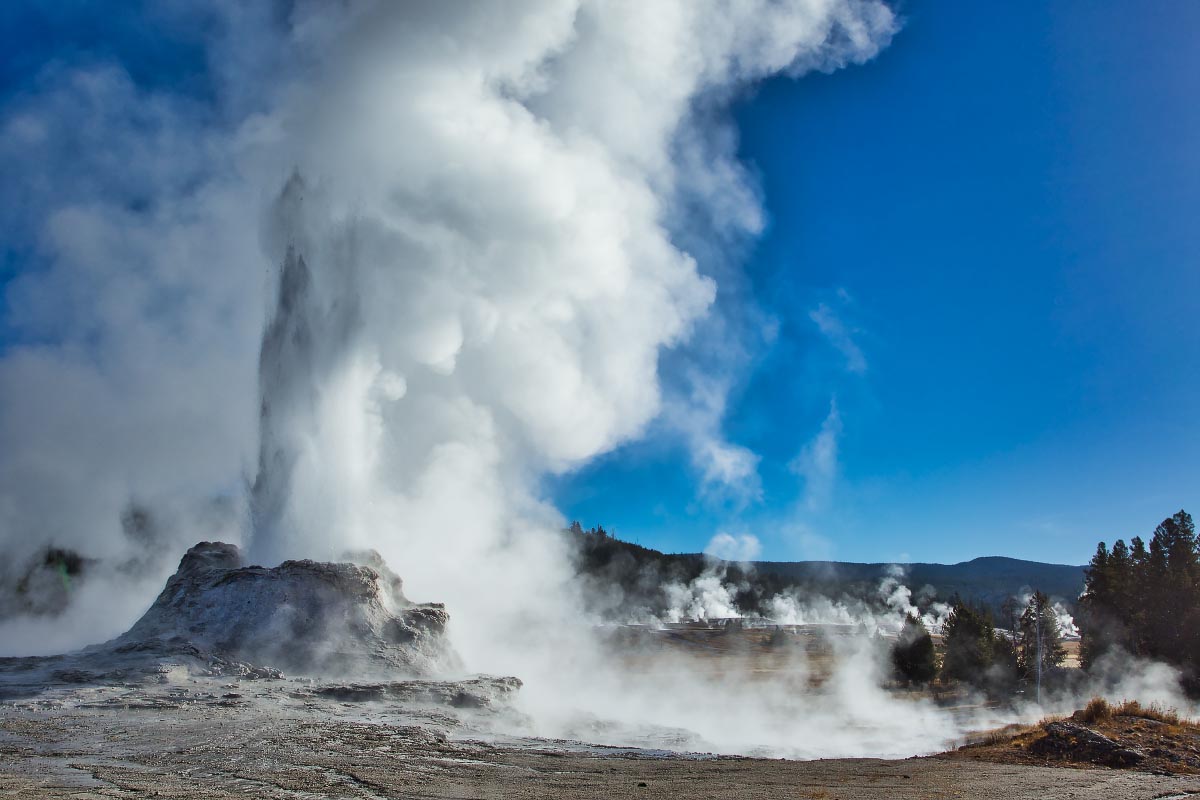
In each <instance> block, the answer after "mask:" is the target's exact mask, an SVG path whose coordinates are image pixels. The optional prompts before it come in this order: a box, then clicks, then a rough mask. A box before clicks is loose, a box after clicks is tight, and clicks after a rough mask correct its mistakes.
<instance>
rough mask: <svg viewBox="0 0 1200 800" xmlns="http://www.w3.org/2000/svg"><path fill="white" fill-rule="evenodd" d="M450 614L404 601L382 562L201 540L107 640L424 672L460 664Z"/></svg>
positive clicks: (373, 671)
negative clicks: (265, 553)
mask: <svg viewBox="0 0 1200 800" xmlns="http://www.w3.org/2000/svg"><path fill="white" fill-rule="evenodd" d="M380 565H381V566H382V564H381V562H380ZM383 569H385V570H386V567H383ZM448 620H449V615H448V614H447V613H446V611H445V609H444V608H443V607H442V606H441V605H440V604H424V605H417V604H413V603H410V602H409V601H408V600H407V599H406V598H405V597H404V595H403V593H402V592H401V590H400V581H399V579H398V578H397V577H396V576H395V575H394V574H392V573H390V571H389V572H387V574H386V580H385V579H383V578H381V576H380V572H379V570H377V569H375V568H372V567H369V566H362V565H359V564H350V563H338V564H332V563H319V562H315V561H285V562H283V563H282V564H280V565H279V566H278V567H272V568H266V567H257V566H244V565H243V563H242V557H241V553H240V551H239V550H238V548H237V547H235V546H233V545H230V544H223V543H220V542H201V543H200V544H197V545H196V546H194V547H192V548H191V549H190V550H188V552H187V554H186V555H184V557H183V560H182V561H180V564H179V570H178V571H177V572H176V573H175V574H174V575H173V576H171V578H170V579H169V580H168V581H167V584H166V587H165V588H164V589H163V590H162V592H161V593H160V594H159V596H158V599H156V600H155V601H154V605H152V606H151V607H150V610H149V611H147V612H146V613H145V615H144V616H143V617H142V618H141V619H140V620H138V622H137V623H136V624H134V626H133V627H132V628H130V630H129V631H128V632H127V633H125V634H123V635H122V636H120V637H119V638H117V639H116V640H114V641H113V642H111V643H109V645H108V646H111V647H114V648H115V649H116V650H118V651H128V650H132V649H137V650H158V649H163V650H167V651H171V650H182V651H184V652H189V653H193V654H196V655H201V656H210V657H215V658H218V659H222V660H225V661H243V662H251V663H254V664H258V665H264V666H270V667H274V668H278V669H282V670H285V671H290V672H299V673H303V674H308V675H338V676H356V675H370V676H386V677H396V676H397V675H405V676H417V677H426V676H430V675H434V674H438V673H442V672H445V671H447V670H454V669H457V668H458V666H459V661H458V657H457V655H456V654H455V653H454V651H453V649H452V648H451V647H450V645H449V643H448V642H447V640H446V637H445V628H446V624H447V622H448Z"/></svg>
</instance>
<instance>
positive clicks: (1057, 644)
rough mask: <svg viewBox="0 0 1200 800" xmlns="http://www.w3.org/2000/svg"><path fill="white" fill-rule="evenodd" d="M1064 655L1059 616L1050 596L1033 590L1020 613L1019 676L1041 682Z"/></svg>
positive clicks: (1065, 655)
mask: <svg viewBox="0 0 1200 800" xmlns="http://www.w3.org/2000/svg"><path fill="white" fill-rule="evenodd" d="M1066 657H1067V650H1066V648H1065V647H1063V643H1062V632H1061V631H1059V629H1058V615H1057V614H1055V613H1054V609H1053V607H1051V605H1050V598H1048V597H1047V596H1046V595H1044V594H1042V593H1041V592H1034V593H1033V596H1032V597H1030V598H1029V604H1028V605H1027V606H1026V607H1025V613H1023V614H1022V615H1021V640H1020V651H1019V653H1018V664H1019V666H1020V670H1021V675H1022V677H1023V678H1024V679H1025V680H1027V681H1030V682H1034V681H1040V680H1042V679H1043V678H1044V677H1045V676H1046V675H1048V674H1049V673H1050V672H1051V671H1052V670H1053V669H1054V668H1055V667H1058V666H1060V665H1061V664H1062V662H1063V661H1064V660H1066Z"/></svg>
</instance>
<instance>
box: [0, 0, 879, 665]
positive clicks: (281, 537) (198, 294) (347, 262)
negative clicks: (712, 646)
mask: <svg viewBox="0 0 1200 800" xmlns="http://www.w3.org/2000/svg"><path fill="white" fill-rule="evenodd" d="M158 13H159V14H160V15H161V20H162V21H163V24H164V25H167V26H169V27H172V29H174V28H175V27H177V28H179V29H183V28H186V27H189V26H190V27H191V28H192V29H194V30H197V31H200V32H201V33H200V34H199V36H198V38H199V45H200V46H201V47H202V48H203V49H204V53H205V57H206V62H207V64H208V73H207V75H206V81H207V82H206V85H205V87H204V88H205V91H195V90H194V87H189V89H190V90H189V91H187V92H184V91H179V90H178V89H174V88H171V87H162V86H156V85H153V84H152V83H150V82H148V81H145V80H142V81H140V82H139V81H137V80H135V79H134V78H133V77H131V74H130V73H129V72H128V71H127V70H126V68H125V66H124V65H123V64H122V63H120V61H119V60H118V61H116V62H115V63H114V62H112V61H106V62H102V63H95V62H87V63H81V64H67V65H63V64H61V63H57V64H55V65H54V66H52V67H47V68H46V69H45V71H44V73H43V74H42V75H41V76H40V77H39V79H38V82H37V83H36V85H35V89H36V91H34V92H31V93H29V94H28V95H26V96H22V97H19V98H17V99H15V100H14V101H12V102H11V103H10V108H9V109H8V113H7V114H6V116H5V119H6V122H5V125H4V129H3V139H2V143H0V157H2V158H3V160H4V163H5V165H6V174H8V175H10V176H20V177H22V178H24V180H19V179H18V180H9V181H6V182H5V189H4V190H3V191H4V192H5V195H4V197H3V201H4V204H5V207H6V209H11V210H13V211H14V213H13V214H10V215H7V216H8V218H9V220H10V222H9V223H8V225H7V226H6V228H7V229H6V234H8V235H9V241H11V242H14V243H15V251H14V252H15V253H16V254H17V255H20V256H21V257H22V258H23V260H24V261H25V263H26V266H27V268H25V269H22V271H21V273H20V275H19V276H18V277H17V278H15V279H14V280H13V281H12V282H11V284H10V285H9V287H8V293H7V299H8V313H7V316H6V321H7V322H8V325H9V327H10V329H11V330H12V331H13V332H14V335H13V336H12V338H11V341H12V344H11V345H10V346H9V347H8V349H7V350H6V351H5V352H4V356H3V359H2V360H0V403H2V404H3V405H2V408H0V411H2V412H3V413H0V420H3V422H2V423H0V425H2V426H3V427H2V429H0V447H2V449H3V451H4V452H5V454H6V457H5V459H4V461H3V463H2V465H0V470H2V471H3V472H2V474H0V533H2V535H3V537H4V545H5V546H6V548H8V551H9V552H11V553H13V554H15V555H16V556H17V558H16V559H14V563H16V562H19V561H21V560H22V559H23V558H26V557H28V558H35V557H36V550H37V548H39V547H44V546H45V545H46V544H47V543H52V544H54V545H57V546H63V547H68V548H70V549H72V550H73V551H78V552H80V553H82V554H83V556H85V557H89V558H90V557H97V558H101V559H104V560H105V561H104V563H106V564H109V565H111V564H118V563H122V562H124V561H128V560H130V559H134V558H137V557H139V556H140V554H142V553H143V551H144V544H143V543H142V542H139V541H137V540H135V539H131V538H130V537H129V536H128V535H127V532H126V531H125V530H124V529H123V528H122V527H121V524H120V519H121V518H122V515H123V513H125V512H127V511H128V509H129V508H131V504H133V505H134V506H137V505H138V504H145V505H146V506H147V507H149V508H151V509H153V510H155V513H156V514H157V515H158V517H159V518H161V519H163V520H167V519H169V520H170V522H171V524H163V525H160V526H159V528H160V529H161V530H160V531H159V534H158V535H159V537H160V538H161V539H163V540H165V544H164V546H163V549H164V550H165V551H167V552H170V553H176V552H178V550H179V548H181V547H182V546H183V545H184V544H186V543H188V542H189V541H193V540H195V539H198V538H215V537H217V536H220V537H222V538H242V539H246V540H248V541H249V543H250V545H251V547H252V551H253V552H254V554H255V555H256V556H257V557H258V558H260V559H262V560H266V561H277V560H279V559H281V558H285V557H296V556H316V557H329V556H336V555H339V554H340V553H341V552H343V551H344V550H346V549H348V548H357V547H364V546H373V547H376V548H378V549H379V550H380V551H381V552H382V553H383V554H384V556H385V557H386V558H387V559H388V560H389V561H391V562H392V563H393V564H394V565H395V566H396V568H397V569H398V570H399V571H401V572H403V573H404V574H405V575H406V578H407V579H408V581H409V586H410V589H411V591H412V592H413V593H414V594H417V595H418V596H419V595H427V596H431V597H437V598H439V599H441V598H444V599H446V600H448V601H449V602H450V603H451V604H452V606H457V607H458V613H457V615H456V616H457V618H458V619H465V618H470V617H471V616H472V614H473V612H475V611H477V610H490V609H496V608H498V607H499V608H504V609H508V610H512V609H513V608H520V607H522V605H523V604H525V603H527V604H528V605H529V606H530V608H544V607H546V606H554V605H556V603H553V602H552V603H545V602H544V599H545V598H546V597H555V598H561V597H562V596H563V593H562V592H561V591H560V587H559V586H558V584H559V583H560V582H561V581H562V580H563V579H564V577H565V576H564V574H563V572H562V566H561V565H562V564H563V563H564V562H563V560H562V559H561V558H559V556H558V554H557V553H556V552H555V551H556V547H557V545H556V544H555V542H554V541H552V538H551V537H549V536H547V535H546V534H545V532H547V531H550V530H553V529H554V528H556V527H557V526H558V525H559V519H558V515H557V512H556V511H555V510H554V509H552V508H550V507H548V506H546V505H545V503H544V502H543V501H542V500H541V499H540V498H539V497H538V480H539V477H540V476H541V475H543V474H545V473H547V472H559V471H563V470H569V469H572V468H573V467H575V466H577V465H579V464H581V463H583V462H585V461H587V460H588V459H589V458H591V457H593V456H595V455H596V454H598V453H602V452H604V451H606V450H609V449H611V448H613V447H615V446H616V445H618V444H620V443H621V442H623V441H625V440H627V439H629V438H631V437H636V436H638V435H640V434H642V433H643V432H644V431H645V430H646V428H647V426H648V424H649V423H650V422H651V421H652V420H654V419H655V417H656V415H657V414H658V413H659V412H660V410H661V409H662V408H663V405H664V402H666V401H668V400H669V402H670V403H671V404H672V409H673V410H674V409H683V410H684V411H683V412H681V413H680V414H679V415H678V416H679V417H680V418H683V417H687V419H688V422H687V423H686V425H683V430H684V436H685V438H686V440H687V441H688V442H689V443H690V444H691V445H692V446H693V447H694V448H695V449H696V451H697V453H698V454H699V455H698V458H708V457H714V458H715V457H716V456H720V459H718V460H719V461H720V462H721V464H720V465H718V466H719V468H714V469H707V468H705V472H704V475H703V476H702V477H703V479H704V480H707V481H712V480H717V481H720V480H730V481H736V480H744V479H746V478H747V469H750V470H752V465H753V459H752V457H750V456H749V455H747V454H744V453H742V452H741V451H740V450H739V449H738V448H736V447H733V446H732V445H728V444H726V443H724V442H723V441H722V439H721V437H720V433H719V429H718V426H719V422H720V420H719V414H717V415H714V414H711V413H709V410H711V408H713V407H717V408H719V407H720V405H721V403H720V401H719V400H714V399H713V398H712V397H710V396H706V395H704V394H703V393H702V392H699V391H698V390H697V386H700V385H704V386H712V385H715V386H722V385H723V383H722V382H721V379H720V377H719V376H717V377H716V378H715V381H714V380H707V381H705V380H701V379H700V378H695V379H692V380H690V381H689V380H682V381H680V382H679V385H678V386H676V385H673V384H672V383H670V382H665V381H664V380H663V376H662V374H661V370H660V362H661V360H662V357H663V353H664V349H665V348H675V350H676V352H678V353H680V354H681V355H680V356H679V357H680V358H683V359H684V360H686V358H687V355H686V353H687V350H686V344H687V342H688V341H689V338H690V337H692V336H693V334H695V332H696V331H697V330H698V328H701V327H703V326H709V325H713V324H718V323H715V322H713V320H717V319H719V318H720V317H721V316H722V315H721V313H720V310H719V308H720V301H719V299H718V287H717V283H716V281H715V280H714V279H713V277H712V275H714V274H719V273H720V272H721V270H726V269H728V266H727V265H726V264H724V263H720V262H721V259H719V258H716V257H712V258H707V259H706V261H705V263H698V261H697V260H696V258H695V257H693V256H692V255H690V254H689V253H688V252H685V251H683V250H681V249H680V247H678V246H676V244H675V243H674V242H675V240H676V239H683V238H687V239H689V240H691V241H694V242H702V241H705V240H706V239H707V240H708V241H710V242H712V243H713V244H712V246H711V247H710V248H707V249H704V252H705V253H713V252H717V251H718V250H720V247H719V242H720V241H729V240H731V238H732V239H736V238H737V237H738V236H744V235H748V234H753V233H756V232H757V231H758V230H759V228H760V227H761V225H762V221H761V211H760V209H759V205H758V202H757V198H756V193H755V191H754V188H753V185H752V183H751V182H750V181H749V180H748V179H747V178H746V175H745V172H744V171H743V170H742V168H741V167H740V166H739V165H738V164H737V162H736V160H735V158H734V146H735V140H734V137H733V136H732V134H731V132H730V129H729V128H728V125H727V123H726V122H725V121H724V119H725V118H724V116H723V111H724V109H725V107H726V106H727V105H728V103H729V102H730V100H731V99H732V98H733V97H735V96H736V94H737V93H738V92H739V91H740V90H742V89H743V88H745V87H747V86H749V85H751V84H752V83H753V82H754V81H756V80H758V79H761V78H763V77H765V76H768V75H771V74H774V73H778V72H788V73H790V74H793V75H796V74H800V73H802V72H804V71H806V70H810V69H832V68H836V67H838V66H841V65H843V64H845V63H848V62H856V61H862V60H864V59H867V58H869V57H871V56H872V55H873V54H874V53H875V52H876V51H877V50H878V49H879V47H881V46H882V45H883V44H885V43H886V41H887V39H888V37H889V36H890V34H891V33H892V30H893V28H894V20H893V17H892V15H891V13H890V12H889V11H888V9H887V8H886V7H885V6H883V5H882V4H880V3H875V2H858V1H857V0H853V1H852V0H842V1H840V2H831V1H829V0H801V1H798V2H744V3H731V4H722V5H719V6H707V5H697V4H689V3H656V4H650V5H647V4H640V3H629V4H626V5H620V6H614V5H612V4H607V3H605V4H600V3H579V4H571V3H560V2H554V3H532V2H530V3H524V4H521V5H519V6H518V7H516V8H513V7H504V8H500V7H496V6H492V5H489V4H472V5H468V6H455V7H448V6H440V5H437V4H430V5H412V4H395V3H381V2H369V1H366V0H364V2H358V3H349V4H335V5H330V4H325V3H309V2H296V3H292V4H290V5H288V6H287V7H286V12H285V13H282V14H272V13H268V12H267V11H258V12H256V11H247V10H244V9H242V8H241V7H240V5H238V4H233V3H229V4H219V5H218V6H216V7H215V8H213V9H205V10H197V9H194V8H191V7H189V6H188V5H187V4H170V5H168V6H166V7H164V8H163V9H162V10H161V11H160V12H158ZM198 95H199V96H198ZM18 210H20V213H16V212H17V211H18ZM689 220H699V221H700V223H699V224H689ZM701 249H702V248H700V247H699V245H697V252H700V250H701ZM707 273H711V274H707ZM264 290H265V296H264ZM264 317H265V318H264ZM264 327H265V330H266V333H265V335H263V334H261V331H262V330H263V329H264ZM260 337H261V342H262V344H261V346H260V345H259V341H260ZM256 366H257V367H260V370H259V371H258V373H257V374H256V369H255V368H256ZM683 372H688V370H683ZM710 394H711V392H710ZM256 398H257V399H256ZM687 409H694V413H691V414H688V413H686V410H687ZM256 423H257V428H256ZM704 454H707V456H705V455H704ZM737 465H740V466H737ZM247 484H250V485H252V489H251V491H250V492H246V490H245V488H244V487H245V486H246V485H247ZM247 496H248V497H249V500H250V503H249V504H248V507H247V506H246V505H245V501H246V498H247ZM67 498H69V501H67ZM214 498H215V499H214ZM214 502H215V503H217V506H218V507H219V508H223V509H226V510H225V511H224V512H223V514H224V516H223V517H222V519H223V520H224V521H223V522H222V523H221V524H220V525H218V526H211V522H212V518H213V513H212V512H211V510H210V509H211V508H212V507H213V503H214ZM239 509H244V510H241V511H239ZM210 526H211V527H210ZM213 527H216V528H217V529H216V530H214V529H213ZM239 530H241V532H242V534H241V536H239V533H238V532H239ZM170 560H171V559H170V558H167V559H166V560H165V561H164V563H162V564H158V565H151V567H152V568H151V569H149V570H147V571H148V572H149V573H153V574H152V575H149V576H148V577H147V578H146V581H147V584H148V586H147V588H146V590H145V591H146V592H147V595H146V596H147V597H148V594H149V592H150V591H152V590H151V589H150V588H149V585H152V584H153V583H155V582H157V581H158V580H160V579H161V577H162V573H163V571H164V570H165V569H168V568H169V562H170ZM107 569H109V570H110V571H111V570H112V569H114V568H113V567H111V566H110V567H108V568H107ZM103 577H105V576H103V575H101V576H93V578H92V580H91V582H90V585H92V586H96V585H97V581H100V580H101V579H102V578H103ZM109 577H111V576H109ZM120 578H121V579H122V581H123V582H125V583H128V578H129V576H128V575H122V576H120ZM78 585H79V587H80V588H79V591H84V590H85V588H86V587H87V586H88V585H89V582H88V581H86V580H84V581H80V582H79V583H78ZM535 598H537V602H536V603H535V602H534V599H535ZM145 599H146V597H143V596H141V595H136V597H134V598H132V599H131V600H130V601H129V603H128V604H127V605H126V606H125V607H122V608H120V609H113V608H112V607H111V603H109V604H105V603H101V604H99V607H103V606H108V607H107V608H104V611H103V612H101V613H103V614H104V615H105V618H106V620H107V622H106V624H103V625H100V627H99V629H97V628H96V627H95V622H96V620H89V621H88V622H87V624H85V625H82V626H81V627H83V628H84V629H85V630H86V631H87V633H86V634H83V633H82V632H77V631H76V630H75V629H73V628H72V626H71V625H70V624H69V619H70V617H69V616H68V618H67V619H66V620H64V624H62V626H61V630H62V631H63V632H64V633H63V638H64V639H65V640H66V641H56V642H53V643H46V642H45V641H44V640H43V641H42V642H41V644H42V645H43V646H48V647H50V648H55V647H61V646H63V644H65V643H76V644H81V643H83V641H82V639H81V638H80V640H78V641H73V640H74V639H75V638H79V637H82V636H85V635H86V636H87V637H88V638H92V637H95V636H96V635H97V633H105V632H116V631H117V630H119V629H120V628H121V627H122V626H123V625H124V624H125V623H126V622H127V621H128V618H129V617H130V616H132V615H133V614H134V613H136V610H137V606H138V605H139V604H142V603H144V602H145ZM559 604H561V603H559ZM89 605H90V606H91V607H92V608H97V607H98V606H97V605H96V604H89ZM5 642H6V645H7V644H9V643H13V645H14V646H15V647H21V646H24V645H26V644H27V643H26V642H20V641H19V640H18V638H16V637H5ZM466 649H467V650H469V649H470V648H469V647H467V648H466Z"/></svg>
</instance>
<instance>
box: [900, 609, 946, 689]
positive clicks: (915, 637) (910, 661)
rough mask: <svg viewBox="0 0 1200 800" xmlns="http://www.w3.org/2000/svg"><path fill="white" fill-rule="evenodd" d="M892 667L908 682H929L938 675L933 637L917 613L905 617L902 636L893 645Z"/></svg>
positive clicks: (901, 678)
mask: <svg viewBox="0 0 1200 800" xmlns="http://www.w3.org/2000/svg"><path fill="white" fill-rule="evenodd" d="M892 668H893V670H894V671H895V673H896V677H897V678H898V679H900V680H902V681H904V682H905V683H908V684H914V683H915V684H922V685H923V684H928V683H929V682H930V681H932V680H933V679H934V677H935V676H936V675H937V655H936V654H935V652H934V649H933V638H932V637H931V636H930V635H929V631H928V630H927V629H926V628H925V623H923V622H921V620H920V618H918V617H917V616H916V615H913V614H909V615H908V616H906V617H905V618H904V627H903V628H902V629H901V631H900V637H899V638H898V639H897V640H896V643H895V644H894V645H892Z"/></svg>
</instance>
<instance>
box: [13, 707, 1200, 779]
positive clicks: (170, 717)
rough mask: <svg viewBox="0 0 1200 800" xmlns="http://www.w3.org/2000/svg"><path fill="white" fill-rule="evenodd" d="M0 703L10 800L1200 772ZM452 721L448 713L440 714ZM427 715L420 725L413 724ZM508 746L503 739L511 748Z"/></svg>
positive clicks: (258, 714) (351, 715)
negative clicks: (720, 754)
mask: <svg viewBox="0 0 1200 800" xmlns="http://www.w3.org/2000/svg"><path fill="white" fill-rule="evenodd" d="M81 705H82V704H78V703H77V704H74V705H73V706H71V707H67V706H62V707H53V706H52V705H49V704H46V705H45V706H43V707H38V706H36V705H30V704H27V705H25V706H21V705H3V706H0V797H21V798H26V797H28V798H35V797H36V798H42V797H76V798H99V797H139V798H144V797H170V798H245V797H262V798H316V797H355V798H385V797H386V798H400V797H403V798H418V797H428V798H508V797H514V798H515V797H553V798H585V797H586V798H593V797H610V798H624V797H637V798H646V797H680V798H707V797H713V798H731V797H737V798H758V797H764V798H765V797H772V798H775V797H795V798H847V799H848V798H868V797H870V798H951V797H962V798H984V799H986V798H1024V797H1028V798H1105V800H1108V799H1109V798H1126V797H1128V798H1164V797H1183V796H1188V795H1190V794H1200V779H1198V778H1194V777H1192V778H1185V777H1167V776H1161V775H1153V774H1149V773H1145V772H1131V771H1118V770H1109V769H1061V768H1045V767H1034V766H1027V765H1016V764H990V763H983V762H973V761H963V760H952V759H949V758H942V757H930V758H914V759H906V760H898V761H880V760H873V759H833V760H823V761H768V760H761V759H748V758H709V757H647V756H644V755H640V754H638V753H637V752H636V751H628V750H614V749H603V748H595V747H590V746H585V745H582V744H579V743H569V742H547V741H539V740H525V741H524V742H516V743H514V742H512V741H511V740H497V739H493V740H492V741H491V742H485V741H481V740H479V739H472V738H470V737H471V736H474V735H476V734H471V733H467V732H466V728H465V727H464V726H463V725H462V723H461V720H460V719H458V718H456V717H454V716H453V715H448V714H444V713H443V712H437V711H434V710H430V711H429V712H428V713H427V715H426V716H424V717H423V718H419V719H418V718H409V719H401V718H399V717H397V716H395V715H392V716H390V717H387V718H386V719H385V718H384V717H383V716H382V715H377V718H374V719H373V718H371V716H370V715H369V714H364V713H363V712H362V709H361V708H351V707H349V706H345V705H341V704H329V705H328V706H323V705H318V704H314V703H312V702H311V701H305V702H303V703H297V704H295V705H294V706H292V707H289V708H286V709H283V710H280V709H276V708H273V707H271V706H269V705H267V704H264V703H263V702H255V701H254V700H253V699H252V698H222V697H220V696H216V697H212V698H211V699H209V700H208V701H205V702H194V701H187V702H180V703H178V704H171V703H165V704H164V703H158V704H146V705H141V706H139V704H136V703H133V704H129V703H127V702H113V701H112V699H109V700H105V701H102V702H98V703H96V704H95V705H96V706H97V707H92V708H87V707H81ZM439 714H440V716H439ZM413 723H420V724H413ZM501 741H503V742H504V743H498V742H501Z"/></svg>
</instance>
